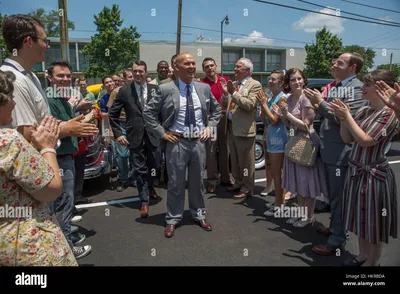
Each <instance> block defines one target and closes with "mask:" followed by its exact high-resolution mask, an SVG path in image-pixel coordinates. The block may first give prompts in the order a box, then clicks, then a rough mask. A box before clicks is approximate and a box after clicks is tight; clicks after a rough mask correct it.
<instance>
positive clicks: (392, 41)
mask: <svg viewBox="0 0 400 294" xmlns="http://www.w3.org/2000/svg"><path fill="white" fill-rule="evenodd" d="M397 40H400V38H396V39H393V40H391V41H387V42H385V43H383V44H380V45H381V46H382V45H384V44H387V43H392V42H393V41H397Z"/></svg>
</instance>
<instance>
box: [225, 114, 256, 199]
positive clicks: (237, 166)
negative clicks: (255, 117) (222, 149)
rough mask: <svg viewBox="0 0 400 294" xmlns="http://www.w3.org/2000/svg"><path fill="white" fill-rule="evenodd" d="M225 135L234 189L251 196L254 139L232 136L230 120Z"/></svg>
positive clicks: (253, 175) (253, 173)
mask: <svg viewBox="0 0 400 294" xmlns="http://www.w3.org/2000/svg"><path fill="white" fill-rule="evenodd" d="M227 133H228V144H229V152H230V156H231V165H232V177H233V179H234V180H235V183H234V188H238V189H239V188H240V192H242V193H246V194H250V195H252V194H253V193H254V181H255V159H254V156H255V155H254V144H255V141H256V137H255V136H254V137H239V136H234V135H233V132H232V122H231V121H230V120H228V128H227Z"/></svg>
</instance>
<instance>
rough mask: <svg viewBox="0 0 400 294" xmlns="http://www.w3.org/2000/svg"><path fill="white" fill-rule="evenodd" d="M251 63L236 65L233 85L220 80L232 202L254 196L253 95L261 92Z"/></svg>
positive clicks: (242, 62) (254, 122) (246, 60)
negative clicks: (228, 154)
mask: <svg viewBox="0 0 400 294" xmlns="http://www.w3.org/2000/svg"><path fill="white" fill-rule="evenodd" d="M252 73H253V63H252V62H251V60H249V59H247V58H241V59H239V60H238V61H237V62H236V66H235V78H236V82H235V83H232V82H231V81H228V82H226V81H225V80H224V81H222V80H221V86H222V87H223V89H224V92H228V95H227V96H223V101H222V105H221V106H222V108H225V109H227V116H226V119H227V123H226V132H227V137H228V144H229V151H230V155H231V166H232V177H233V178H234V180H235V183H234V185H233V187H232V188H231V189H229V190H230V191H232V192H237V194H235V195H234V198H235V199H242V198H246V197H248V196H252V194H253V193H254V173H255V162H254V143H255V138H256V130H257V127H256V117H257V92H258V91H260V90H261V89H262V87H261V84H260V82H258V81H256V80H254V79H253V78H252V77H251V75H252Z"/></svg>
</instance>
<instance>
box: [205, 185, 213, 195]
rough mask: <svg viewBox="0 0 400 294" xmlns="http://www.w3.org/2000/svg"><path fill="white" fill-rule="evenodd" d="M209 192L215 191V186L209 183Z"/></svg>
mask: <svg viewBox="0 0 400 294" xmlns="http://www.w3.org/2000/svg"><path fill="white" fill-rule="evenodd" d="M207 193H215V186H214V185H209V186H208V188H207Z"/></svg>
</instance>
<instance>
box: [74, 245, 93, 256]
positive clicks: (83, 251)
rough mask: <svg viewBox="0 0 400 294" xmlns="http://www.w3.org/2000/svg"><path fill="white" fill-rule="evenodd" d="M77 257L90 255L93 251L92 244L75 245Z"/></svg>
mask: <svg viewBox="0 0 400 294" xmlns="http://www.w3.org/2000/svg"><path fill="white" fill-rule="evenodd" d="M72 251H73V252H74V255H75V258H76V259H78V258H82V257H85V256H86V255H88V254H89V253H90V252H91V251H92V246H90V245H85V246H79V247H78V246H74V248H73V250H72Z"/></svg>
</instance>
